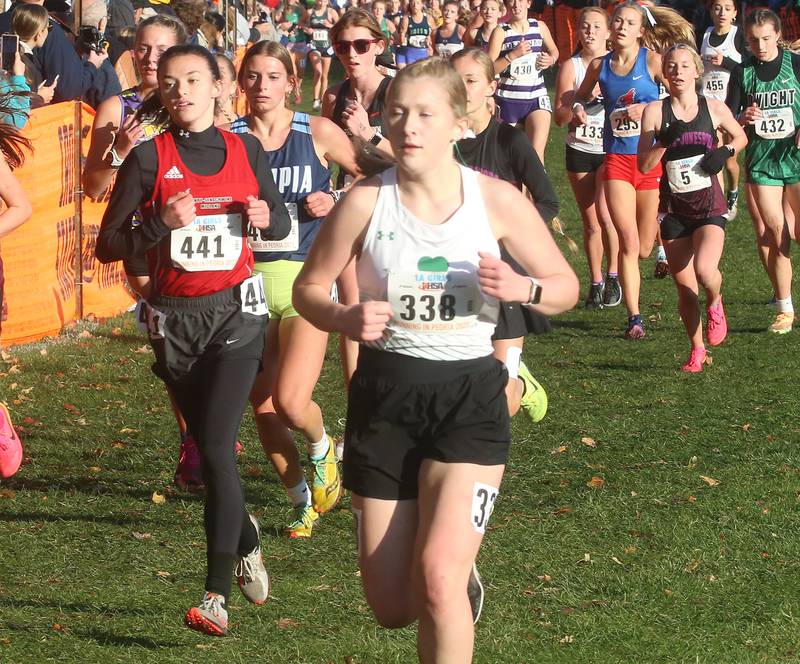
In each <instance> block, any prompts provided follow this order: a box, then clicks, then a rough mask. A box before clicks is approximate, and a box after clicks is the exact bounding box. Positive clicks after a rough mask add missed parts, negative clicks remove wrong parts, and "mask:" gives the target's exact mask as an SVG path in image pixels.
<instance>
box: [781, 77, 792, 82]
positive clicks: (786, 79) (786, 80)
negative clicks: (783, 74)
mask: <svg viewBox="0 0 800 664" xmlns="http://www.w3.org/2000/svg"><path fill="white" fill-rule="evenodd" d="M791 80H792V79H791V78H784V79H782V80H781V83H789V82H790V81H791Z"/></svg>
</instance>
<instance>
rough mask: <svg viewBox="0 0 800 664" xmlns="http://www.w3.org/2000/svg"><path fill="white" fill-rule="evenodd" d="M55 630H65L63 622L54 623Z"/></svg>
mask: <svg viewBox="0 0 800 664" xmlns="http://www.w3.org/2000/svg"><path fill="white" fill-rule="evenodd" d="M53 630H54V631H56V632H63V631H64V625H62V624H61V623H53Z"/></svg>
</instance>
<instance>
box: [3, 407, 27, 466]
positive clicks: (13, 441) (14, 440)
mask: <svg viewBox="0 0 800 664" xmlns="http://www.w3.org/2000/svg"><path fill="white" fill-rule="evenodd" d="M21 463H22V442H21V441H20V439H19V436H18V435H17V432H16V431H14V426H13V425H12V424H11V415H9V413H8V407H7V406H6V405H5V404H4V403H3V402H2V401H0V477H2V478H3V479H4V480H7V479H8V478H9V477H11V476H12V475H13V474H14V473H16V472H17V471H18V470H19V466H20V464H21Z"/></svg>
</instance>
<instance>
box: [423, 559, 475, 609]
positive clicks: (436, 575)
mask: <svg viewBox="0 0 800 664" xmlns="http://www.w3.org/2000/svg"><path fill="white" fill-rule="evenodd" d="M454 572H455V570H454V569H453V565H452V563H450V562H449V561H447V560H442V559H434V560H427V561H425V560H423V561H422V564H421V567H420V578H419V583H420V597H419V599H420V605H421V608H422V610H423V611H424V612H425V613H427V614H428V615H430V616H436V615H440V614H443V613H446V612H447V611H449V610H450V608H451V607H452V606H453V604H454V603H458V601H457V600H458V598H459V597H462V599H463V600H464V601H467V592H466V584H462V585H463V586H464V588H463V592H459V589H458V587H457V586H458V584H457V582H456V575H455V573H454Z"/></svg>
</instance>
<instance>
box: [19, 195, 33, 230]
mask: <svg viewBox="0 0 800 664" xmlns="http://www.w3.org/2000/svg"><path fill="white" fill-rule="evenodd" d="M32 216H33V205H31V202H30V201H29V200H25V202H24V203H22V204H21V205H20V206H19V223H20V225H22V224H24V223H25V222H26V221H28V219H30V218H31V217H32Z"/></svg>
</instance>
